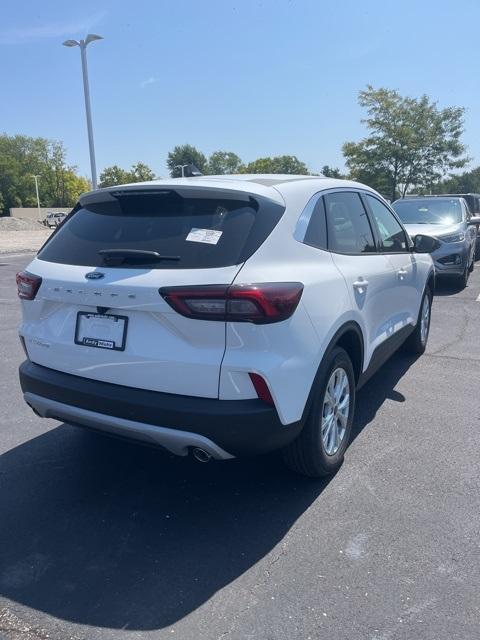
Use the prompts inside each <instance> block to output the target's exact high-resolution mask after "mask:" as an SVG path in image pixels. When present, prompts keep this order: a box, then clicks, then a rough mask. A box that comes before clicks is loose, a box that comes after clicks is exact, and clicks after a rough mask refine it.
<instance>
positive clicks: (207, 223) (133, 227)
mask: <svg viewBox="0 0 480 640" xmlns="http://www.w3.org/2000/svg"><path fill="white" fill-rule="evenodd" d="M104 197H105V196H104ZM108 198H109V199H108V200H104V201H102V202H96V203H92V204H88V205H85V206H77V209H76V210H75V211H74V213H73V214H72V215H71V217H70V218H69V219H68V220H66V221H65V222H64V224H63V225H62V226H61V227H59V229H58V231H57V233H55V234H54V235H53V236H52V238H51V239H50V240H49V241H48V242H47V243H46V244H45V245H44V247H43V248H42V250H41V251H40V253H39V255H38V257H39V258H40V259H41V260H46V261H48V262H58V263H62V264H73V265H83V266H92V267H97V266H98V267H100V266H113V265H110V264H109V265H105V262H104V258H103V257H102V255H101V254H100V253H99V252H100V251H102V250H104V251H105V250H121V249H125V250H132V249H133V250H137V251H155V252H158V253H159V254H161V255H165V256H175V257H176V258H177V259H176V260H175V261H170V260H165V261H161V260H160V261H154V262H151V263H148V262H145V261H143V262H142V264H141V268H155V269H171V268H175V269H187V268H188V269H192V268H193V269H195V268H197V269H203V268H213V267H224V266H231V265H235V264H240V263H242V262H244V261H245V260H247V259H248V258H249V257H250V256H251V255H252V254H253V253H254V252H255V251H256V250H257V249H258V247H259V246H260V245H261V244H262V243H263V242H264V241H265V239H266V238H267V237H268V235H269V234H270V233H271V231H272V230H273V228H274V227H275V226H276V224H277V223H278V221H279V220H280V218H281V216H282V214H283V212H284V207H283V206H281V205H279V204H277V203H275V202H273V201H272V200H269V199H267V198H262V197H255V198H254V197H252V196H249V195H248V194H236V195H229V196H225V195H220V196H219V195H216V194H215V192H213V191H210V192H209V193H206V194H205V196H203V197H194V198H193V197H186V196H183V195H181V194H180V193H178V192H176V191H170V190H169V191H164V192H161V193H158V194H153V195H152V194H149V193H148V192H145V193H143V194H142V193H138V192H136V193H135V194H128V192H126V191H125V192H117V195H116V197H112V196H108ZM117 266H121V267H125V266H132V265H131V264H126V263H123V264H120V265H117Z"/></svg>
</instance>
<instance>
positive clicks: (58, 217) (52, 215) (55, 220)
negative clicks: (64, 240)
mask: <svg viewBox="0 0 480 640" xmlns="http://www.w3.org/2000/svg"><path fill="white" fill-rule="evenodd" d="M66 217H67V214H66V213H63V212H62V211H50V212H49V213H47V216H46V218H45V220H44V223H45V226H47V227H50V228H51V229H54V228H55V227H58V225H59V224H61V223H62V222H63V221H64V220H65V218H66Z"/></svg>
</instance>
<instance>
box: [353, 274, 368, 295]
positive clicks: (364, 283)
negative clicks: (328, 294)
mask: <svg viewBox="0 0 480 640" xmlns="http://www.w3.org/2000/svg"><path fill="white" fill-rule="evenodd" d="M353 286H354V288H355V289H357V291H358V292H359V293H363V291H364V290H365V289H366V288H367V287H368V280H364V279H363V278H362V277H360V278H359V279H358V280H355V282H354V283H353Z"/></svg>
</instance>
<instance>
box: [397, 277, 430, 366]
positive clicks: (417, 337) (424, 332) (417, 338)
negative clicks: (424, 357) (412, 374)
mask: <svg viewBox="0 0 480 640" xmlns="http://www.w3.org/2000/svg"><path fill="white" fill-rule="evenodd" d="M426 305H428V309H427V307H426ZM431 316H432V292H431V291H430V288H429V287H427V288H426V289H425V293H424V294H423V298H422V302H421V304H420V311H419V312H418V318H417V324H416V326H415V329H414V330H413V332H412V333H411V334H410V335H409V336H408V338H407V339H406V341H405V343H404V346H405V350H406V351H408V352H409V353H413V354H416V355H421V354H422V353H424V352H425V349H426V348H427V342H428V334H429V333H430V319H431Z"/></svg>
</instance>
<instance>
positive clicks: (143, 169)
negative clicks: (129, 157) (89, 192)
mask: <svg viewBox="0 0 480 640" xmlns="http://www.w3.org/2000/svg"><path fill="white" fill-rule="evenodd" d="M154 179H155V173H154V172H153V171H152V169H150V167H149V166H148V165H147V164H145V163H144V162H137V164H134V165H132V168H131V169H130V171H127V170H125V169H122V168H121V167H119V166H118V165H116V164H114V165H112V166H111V167H105V169H104V170H103V171H102V172H101V174H100V182H99V185H98V186H99V187H100V188H101V189H103V188H105V187H113V186H115V185H117V184H129V183H131V182H147V181H149V180H154Z"/></svg>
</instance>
